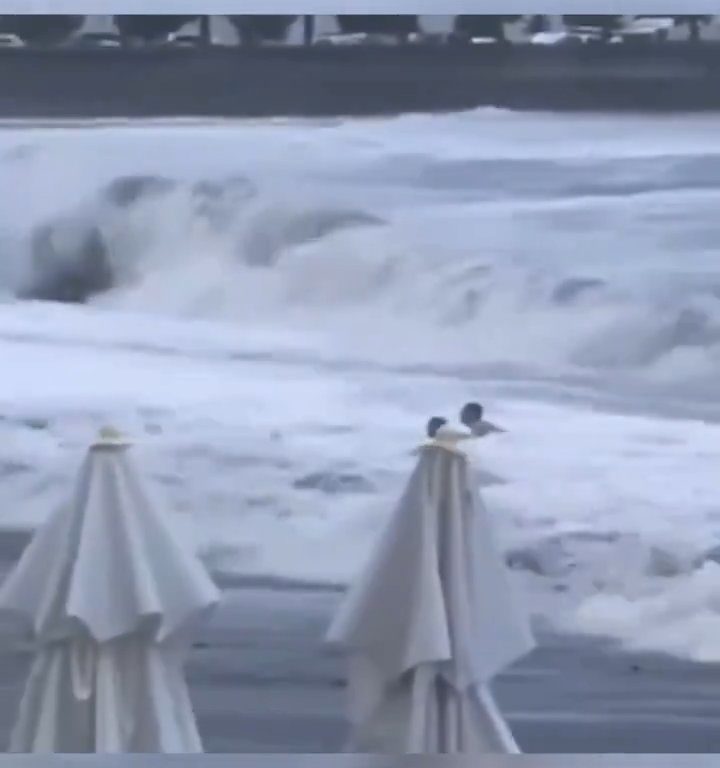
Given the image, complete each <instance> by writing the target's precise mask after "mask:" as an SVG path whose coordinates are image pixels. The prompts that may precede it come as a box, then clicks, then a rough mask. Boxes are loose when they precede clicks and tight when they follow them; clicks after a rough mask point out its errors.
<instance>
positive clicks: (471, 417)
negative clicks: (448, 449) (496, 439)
mask: <svg viewBox="0 0 720 768" xmlns="http://www.w3.org/2000/svg"><path fill="white" fill-rule="evenodd" d="M484 413H485V412H484V409H483V407H482V405H480V403H473V402H471V403H465V405H464V406H463V407H462V408H461V409H460V424H461V425H462V427H452V426H450V424H448V420H447V419H446V418H443V417H442V416H433V417H432V418H431V419H430V420H429V421H428V423H427V427H426V428H425V430H426V432H427V436H428V437H429V438H430V439H431V440H437V439H440V440H442V439H446V440H447V439H450V440H462V439H464V438H469V437H484V436H485V435H489V434H491V433H493V432H504V431H505V430H504V429H501V428H500V427H498V426H495V424H491V423H490V422H489V421H486V420H485V419H484V418H483V417H484Z"/></svg>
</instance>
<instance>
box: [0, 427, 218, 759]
mask: <svg viewBox="0 0 720 768" xmlns="http://www.w3.org/2000/svg"><path fill="white" fill-rule="evenodd" d="M129 454H130V447H129V445H128V444H127V443H126V442H124V441H123V440H122V438H121V437H120V436H119V435H117V434H116V433H114V432H112V431H110V430H106V431H105V432H104V433H103V435H102V439H100V440H99V441H98V442H97V443H95V444H94V445H93V446H92V447H91V448H90V450H89V452H88V455H87V457H86V459H85V461H84V463H83V466H82V468H81V470H80V473H79V477H78V479H77V482H76V484H75V489H74V494H73V496H72V498H71V499H70V500H69V502H68V503H67V504H65V505H64V506H63V507H62V508H61V509H59V510H58V511H57V513H55V514H54V515H53V516H51V518H49V519H48V521H47V522H46V523H45V524H44V525H43V526H41V527H40V528H39V530H38V531H37V533H36V534H35V536H34V537H33V540H32V541H31V543H30V544H29V546H28V548H27V550H26V551H25V553H24V554H23V556H22V558H21V560H20V562H19V563H18V565H17V566H16V568H15V570H14V571H13V572H12V573H11V574H10V576H9V577H8V578H7V580H6V582H5V583H4V584H3V586H2V589H1V590H0V611H8V612H10V613H12V614H15V615H17V616H20V617H21V618H22V619H24V621H25V622H26V623H27V626H28V629H29V631H30V632H31V634H32V636H33V639H34V641H35V645H36V646H37V656H36V659H35V661H34V664H33V667H32V670H31V673H30V678H29V680H28V683H27V686H26V689H25V693H24V696H23V699H22V703H21V705H20V713H19V716H18V720H17V722H16V726H15V729H14V731H13V734H12V736H11V744H10V751H12V752H43V753H51V752H72V753H83V752H103V753H112V752H117V753H124V752H175V753H178V752H201V751H202V745H201V741H200V737H199V735H198V732H197V727H196V724H195V717H194V714H193V711H192V706H191V703H190V699H189V696H188V691H187V686H186V683H185V679H184V675H183V662H184V660H185V658H186V656H187V652H188V650H189V648H190V645H191V641H190V638H191V634H192V632H193V630H194V629H195V628H196V627H197V626H198V624H199V623H200V622H201V621H202V620H203V619H204V618H206V616H207V614H208V613H209V611H210V610H211V609H212V608H213V607H214V606H215V605H216V604H217V603H218V602H219V597H220V595H219V592H218V590H217V588H216V587H215V585H214V584H213V582H212V581H211V579H210V577H209V576H208V574H207V573H206V571H205V570H204V568H203V566H202V565H201V563H200V562H199V560H198V559H197V558H196V557H195V556H194V555H193V554H191V553H190V552H188V551H187V550H186V548H185V547H184V545H183V544H182V543H181V542H180V541H179V540H178V538H177V536H176V533H175V531H174V530H173V528H172V525H171V522H170V520H169V519H168V518H166V517H165V515H164V513H163V512H162V510H161V509H160V508H159V505H158V504H157V503H156V502H155V500H154V499H153V498H152V495H151V493H150V491H149V489H147V488H146V486H145V484H144V482H143V480H142V479H141V477H140V474H139V473H138V472H137V470H136V468H135V467H134V464H133V461H132V457H131V456H130V455H129Z"/></svg>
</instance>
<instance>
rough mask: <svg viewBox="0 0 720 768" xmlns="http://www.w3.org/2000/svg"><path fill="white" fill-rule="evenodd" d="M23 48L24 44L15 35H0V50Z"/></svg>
mask: <svg viewBox="0 0 720 768" xmlns="http://www.w3.org/2000/svg"><path fill="white" fill-rule="evenodd" d="M24 46H25V43H24V42H23V41H22V40H21V39H20V38H19V37H18V36H17V35H10V34H5V33H2V34H0V48H23V47H24Z"/></svg>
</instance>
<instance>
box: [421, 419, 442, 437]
mask: <svg viewBox="0 0 720 768" xmlns="http://www.w3.org/2000/svg"><path fill="white" fill-rule="evenodd" d="M446 424H447V419H444V418H443V417H442V416H433V417H432V418H431V419H430V420H429V421H428V423H427V427H426V429H425V431H426V432H427V436H428V437H429V438H430V439H432V438H434V437H435V435H437V432H438V430H439V429H440V428H441V427H444V426H445V425H446Z"/></svg>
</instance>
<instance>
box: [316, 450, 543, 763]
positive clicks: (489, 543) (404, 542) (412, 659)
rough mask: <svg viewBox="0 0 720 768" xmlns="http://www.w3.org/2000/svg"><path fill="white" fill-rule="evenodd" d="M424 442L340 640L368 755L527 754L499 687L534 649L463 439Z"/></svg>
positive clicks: (355, 731)
mask: <svg viewBox="0 0 720 768" xmlns="http://www.w3.org/2000/svg"><path fill="white" fill-rule="evenodd" d="M448 438H449V436H445V438H444V439H442V440H438V441H431V442H430V443H428V444H427V445H425V446H423V447H422V448H421V449H420V451H419V455H418V458H417V464H416V466H415V469H414V471H413V473H412V475H411V477H410V480H409V482H408V484H407V487H406V488H405V491H404V493H403V495H402V498H401V500H400V502H399V504H398V506H397V508H396V509H395V512H394V514H393V515H392V518H391V520H390V522H389V524H388V527H387V530H386V531H385V532H384V534H383V535H382V536H381V538H380V541H379V545H378V547H377V550H376V552H375V553H374V556H373V557H372V558H371V561H370V563H369V566H368V568H367V570H366V571H365V573H364V574H363V575H362V577H361V578H360V579H359V581H358V583H357V584H356V585H355V587H354V588H352V589H351V590H350V592H349V594H348V596H347V598H346V599H345V601H344V603H343V604H342V605H341V607H340V610H339V612H338V614H337V616H336V617H335V619H334V621H333V623H332V625H331V627H330V630H329V633H328V641H329V642H330V643H331V644H333V645H335V646H339V647H341V648H343V649H344V650H345V651H346V652H347V653H348V655H349V656H350V673H349V680H348V688H349V707H350V711H349V715H350V718H349V719H350V721H351V724H352V736H351V742H350V745H349V749H351V750H352V751H356V752H376V753H396V754H398V753H400V754H418V753H433V754H449V753H476V754H478V753H490V752H499V753H512V752H517V751H519V750H518V748H517V745H516V744H515V741H514V739H513V737H512V734H511V733H510V730H509V729H508V727H507V725H506V723H505V721H504V719H503V717H502V715H501V714H500V712H499V711H498V708H497V706H496V704H495V702H494V700H493V696H492V693H491V691H490V688H489V683H490V681H491V679H492V678H493V677H494V676H495V675H496V674H497V673H499V672H500V671H501V670H503V669H505V668H506V667H508V666H509V665H511V664H512V663H513V662H515V661H516V660H518V659H519V658H521V657H522V656H524V655H525V654H527V653H528V652H529V651H531V650H532V648H533V647H534V640H533V637H532V633H531V631H530V627H529V623H528V621H527V618H526V617H525V615H524V614H523V613H522V612H521V611H519V609H518V606H517V604H516V601H515V596H514V594H513V590H512V588H511V584H510V582H509V579H508V574H507V571H506V568H505V564H504V561H503V558H502V556H501V555H500V553H499V552H498V550H497V548H496V546H495V543H494V539H493V534H492V530H491V526H490V521H489V519H488V515H487V512H486V511H485V508H484V506H483V504H482V501H481V499H480V497H479V494H478V491H477V488H476V487H475V483H474V482H473V480H472V478H473V472H472V469H471V467H470V465H469V461H468V458H467V456H466V454H465V453H463V452H462V451H461V450H460V449H459V446H461V445H462V442H461V441H460V442H459V441H457V440H452V439H448Z"/></svg>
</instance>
